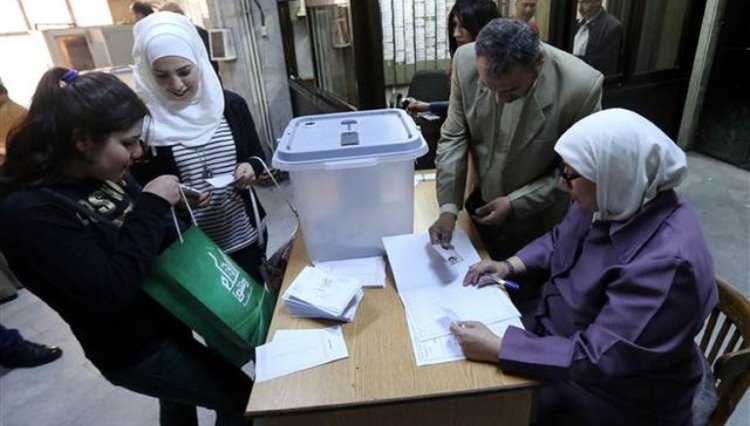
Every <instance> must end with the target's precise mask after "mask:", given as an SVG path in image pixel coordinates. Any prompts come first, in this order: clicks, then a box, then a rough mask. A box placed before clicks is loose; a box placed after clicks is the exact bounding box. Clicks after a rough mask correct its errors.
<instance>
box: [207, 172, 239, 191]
mask: <svg viewBox="0 0 750 426" xmlns="http://www.w3.org/2000/svg"><path fill="white" fill-rule="evenodd" d="M206 182H208V184H209V185H211V186H212V187H214V188H216V189H219V188H224V187H225V186H228V185H230V184H232V183H233V182H234V175H233V174H232V173H227V174H223V175H218V176H214V177H212V178H209V179H206Z"/></svg>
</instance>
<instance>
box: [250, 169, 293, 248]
mask: <svg viewBox="0 0 750 426" xmlns="http://www.w3.org/2000/svg"><path fill="white" fill-rule="evenodd" d="M250 160H257V161H258V162H259V163H260V165H261V166H263V169H265V171H266V173H268V176H269V177H270V178H271V180H272V181H273V183H274V185H276V188H278V189H279V193H280V194H281V196H282V197H284V201H286V205H287V206H289V209H290V210H291V211H292V213H293V214H294V217H295V218H296V219H297V223H299V213H297V209H296V208H294V204H292V201H291V200H290V199H289V197H287V196H286V194H284V191H283V190H282V189H281V185H279V182H278V181H276V178H275V177H274V176H273V174H272V173H271V171H270V170H269V169H268V165H267V164H266V162H265V161H263V159H262V158H260V157H257V156H252V157H250ZM247 191H248V192H249V193H250V202H251V203H252V206H253V215H254V216H255V224H256V226H257V227H258V243H259V244H260V246H261V247H264V246H265V241H264V238H263V232H261V229H260V213H259V209H258V200H257V197H256V195H255V193H254V192H253V190H252V189H251V188H248V190H247Z"/></svg>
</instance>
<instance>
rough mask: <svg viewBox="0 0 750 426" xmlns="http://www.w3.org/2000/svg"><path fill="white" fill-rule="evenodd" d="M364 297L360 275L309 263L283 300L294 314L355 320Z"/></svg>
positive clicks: (347, 320)
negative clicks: (327, 269) (352, 275)
mask: <svg viewBox="0 0 750 426" xmlns="http://www.w3.org/2000/svg"><path fill="white" fill-rule="evenodd" d="M363 297H364V293H363V292H362V286H361V285H360V283H359V281H358V280H357V279H356V278H352V277H345V276H338V275H332V274H329V273H328V272H326V271H324V270H321V269H318V268H313V267H310V266H306V267H305V269H303V270H302V272H300V274H299V275H297V278H295V279H294V281H293V282H292V284H291V285H290V286H289V288H288V289H287V290H286V292H285V293H284V296H283V297H282V300H283V301H284V306H286V308H287V310H289V314H290V315H292V316H294V317H304V318H325V319H332V320H338V321H346V322H351V321H352V320H353V319H354V315H355V314H356V312H357V307H358V306H359V302H361V301H362V298H363Z"/></svg>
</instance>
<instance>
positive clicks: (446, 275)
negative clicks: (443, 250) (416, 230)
mask: <svg viewBox="0 0 750 426" xmlns="http://www.w3.org/2000/svg"><path fill="white" fill-rule="evenodd" d="M451 243H452V244H453V246H454V248H455V250H456V251H457V252H458V253H459V254H460V255H461V257H462V258H463V259H464V260H463V262H461V263H458V264H455V265H451V264H449V263H448V262H446V261H445V259H443V258H442V257H440V255H438V254H437V252H436V251H435V250H434V249H433V248H432V244H431V243H430V235H429V234H428V233H427V232H423V233H421V234H407V235H396V236H392V237H384V238H383V245H384V246H385V250H386V252H387V253H388V262H390V264H391V270H392V271H393V276H394V279H395V281H396V287H397V288H398V292H399V294H401V293H404V292H406V291H409V290H413V289H417V288H424V287H435V286H447V285H449V284H451V283H453V282H456V281H459V280H460V281H463V279H464V276H465V275H466V271H468V270H469V266H471V265H473V264H475V263H477V262H479V261H480V260H481V258H480V257H479V254H478V253H477V251H476V250H475V249H474V246H472V244H471V241H470V240H469V237H467V236H466V234H465V233H464V232H463V231H461V230H460V229H456V231H455V232H454V233H453V239H452V240H451Z"/></svg>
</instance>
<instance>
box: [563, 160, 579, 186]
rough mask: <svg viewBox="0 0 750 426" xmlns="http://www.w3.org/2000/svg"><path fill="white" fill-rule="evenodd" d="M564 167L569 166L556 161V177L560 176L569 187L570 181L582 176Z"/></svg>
mask: <svg viewBox="0 0 750 426" xmlns="http://www.w3.org/2000/svg"><path fill="white" fill-rule="evenodd" d="M566 167H570V166H568V165H567V164H565V163H564V162H562V161H560V162H558V163H557V177H558V178H562V179H563V180H564V181H565V184H566V185H567V186H568V187H571V186H572V185H571V182H573V181H574V180H576V179H578V178H580V177H582V176H581V175H579V174H578V173H571V172H568V171H566V170H565V168H566Z"/></svg>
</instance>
